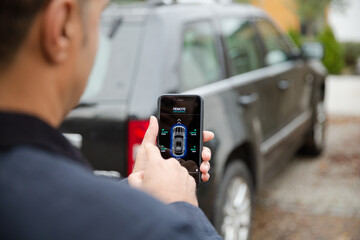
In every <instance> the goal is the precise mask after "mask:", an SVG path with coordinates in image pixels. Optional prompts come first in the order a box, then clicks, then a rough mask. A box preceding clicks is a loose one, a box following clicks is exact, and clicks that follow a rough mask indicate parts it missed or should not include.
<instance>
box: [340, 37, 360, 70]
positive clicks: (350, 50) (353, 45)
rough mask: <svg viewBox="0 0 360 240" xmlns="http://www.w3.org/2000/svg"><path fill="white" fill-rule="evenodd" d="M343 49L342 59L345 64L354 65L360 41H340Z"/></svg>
mask: <svg viewBox="0 0 360 240" xmlns="http://www.w3.org/2000/svg"><path fill="white" fill-rule="evenodd" d="M342 46H343V49H344V59H345V64H346V66H349V67H352V68H353V67H354V66H355V64H356V61H357V59H358V57H360V43H359V42H344V43H342Z"/></svg>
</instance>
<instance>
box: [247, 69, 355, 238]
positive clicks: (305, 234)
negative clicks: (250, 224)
mask: <svg viewBox="0 0 360 240" xmlns="http://www.w3.org/2000/svg"><path fill="white" fill-rule="evenodd" d="M326 94H327V96H326V107H327V110H328V114H329V119H328V125H327V136H326V141H327V147H326V150H325V152H324V153H323V154H322V155H321V156H320V157H317V158H308V157H304V156H298V157H296V158H295V159H294V161H292V162H291V163H290V164H289V166H288V167H287V168H286V169H285V171H283V172H282V173H281V174H280V175H278V176H277V177H276V178H275V179H274V180H273V181H272V182H271V183H270V184H269V185H268V186H266V187H265V188H264V189H263V190H261V191H260V192H259V194H258V197H257V200H256V207H255V215H254V229H253V238H252V239H253V240H260V239H270V240H272V239H274V240H278V239H279V240H280V239H290V240H292V239H293V240H309V239H311V240H312V239H316V240H322V239H324V240H358V239H360V77H346V76H345V77H335V76H331V77H330V78H329V79H328V81H327V90H326Z"/></svg>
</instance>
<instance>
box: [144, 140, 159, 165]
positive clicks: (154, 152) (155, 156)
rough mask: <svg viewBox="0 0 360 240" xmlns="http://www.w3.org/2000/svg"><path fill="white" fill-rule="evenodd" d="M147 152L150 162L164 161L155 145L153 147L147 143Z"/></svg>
mask: <svg viewBox="0 0 360 240" xmlns="http://www.w3.org/2000/svg"><path fill="white" fill-rule="evenodd" d="M145 151H146V155H147V158H148V160H149V161H153V160H162V156H161V154H160V150H159V148H157V147H156V146H155V145H152V144H151V143H147V144H146V145H145Z"/></svg>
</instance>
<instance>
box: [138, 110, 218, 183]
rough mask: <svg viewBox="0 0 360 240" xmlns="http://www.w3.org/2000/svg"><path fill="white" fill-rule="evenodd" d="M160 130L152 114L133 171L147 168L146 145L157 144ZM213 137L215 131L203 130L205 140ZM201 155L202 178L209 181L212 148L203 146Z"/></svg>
mask: <svg viewBox="0 0 360 240" xmlns="http://www.w3.org/2000/svg"><path fill="white" fill-rule="evenodd" d="M158 130H159V125H158V122H157V119H156V118H155V117H154V116H151V117H150V125H149V128H148V130H147V131H146V133H145V136H144V140H143V142H142V144H141V146H140V148H139V150H138V152H137V155H136V161H135V165H134V169H133V173H136V172H139V171H143V170H145V168H146V164H147V161H146V159H147V156H146V150H145V145H146V144H148V143H149V144H152V145H153V146H156V139H157V135H158ZM213 138H214V133H212V132H209V131H204V132H203V140H204V142H208V141H211V140H212V139H213ZM201 156H202V160H203V162H202V163H201V166H200V172H201V179H202V181H203V182H207V181H209V179H210V174H209V170H210V163H209V161H210V159H211V151H210V149H209V148H207V147H203V151H202V154H201Z"/></svg>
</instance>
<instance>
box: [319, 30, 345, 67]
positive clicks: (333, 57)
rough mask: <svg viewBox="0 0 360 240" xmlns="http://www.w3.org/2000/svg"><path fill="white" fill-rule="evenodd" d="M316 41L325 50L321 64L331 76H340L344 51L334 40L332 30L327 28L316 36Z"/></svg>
mask: <svg viewBox="0 0 360 240" xmlns="http://www.w3.org/2000/svg"><path fill="white" fill-rule="evenodd" d="M318 40H319V41H320V42H321V43H322V44H323V46H324V48H325V56H324V59H323V64H324V65H325V67H326V68H327V69H328V71H329V73H331V74H340V73H341V70H342V69H343V67H344V51H343V48H342V46H341V44H340V43H339V42H338V41H337V40H336V38H335V36H334V33H333V31H332V29H331V28H330V27H329V26H327V27H325V29H324V30H323V32H322V33H320V35H319V36H318Z"/></svg>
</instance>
